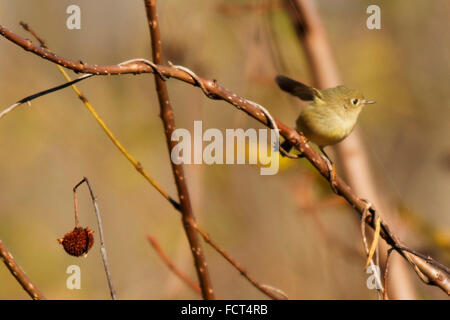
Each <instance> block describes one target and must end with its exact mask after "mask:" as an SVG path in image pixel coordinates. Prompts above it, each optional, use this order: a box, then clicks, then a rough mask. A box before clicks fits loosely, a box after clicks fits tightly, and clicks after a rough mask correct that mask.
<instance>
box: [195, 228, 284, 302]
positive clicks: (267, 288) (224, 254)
mask: <svg viewBox="0 0 450 320" xmlns="http://www.w3.org/2000/svg"><path fill="white" fill-rule="evenodd" d="M195 229H196V230H197V231H198V232H199V233H200V235H201V236H202V237H203V239H204V240H205V242H207V243H208V244H209V245H210V246H211V247H213V248H214V249H215V250H216V251H217V252H218V253H220V254H221V255H222V257H224V258H225V259H226V260H227V261H228V262H229V263H231V265H233V266H234V267H235V268H236V269H237V270H238V271H239V272H240V273H241V274H242V276H243V277H244V278H246V279H247V280H248V281H249V282H250V283H251V284H252V285H253V286H254V287H255V288H256V289H258V290H259V291H261V292H262V293H264V294H265V295H267V296H268V297H270V298H272V299H274V300H279V299H280V296H281V297H283V299H287V295H286V294H285V293H284V292H283V291H281V290H280V289H276V288H274V287H272V286H268V285H264V284H260V283H259V282H258V281H256V280H255V279H253V277H251V276H250V275H249V274H248V272H247V271H246V270H245V269H244V268H243V267H242V266H241V265H240V264H239V263H238V262H236V261H235V260H234V259H233V258H232V257H231V256H230V255H229V254H228V253H227V252H226V251H225V250H223V249H222V248H221V247H219V246H218V245H217V244H216V243H215V242H214V240H212V239H211V238H210V236H209V235H208V233H206V232H205V231H204V230H203V229H202V228H201V227H199V226H198V225H196V226H195ZM273 292H276V293H277V294H278V295H277V294H274V293H273Z"/></svg>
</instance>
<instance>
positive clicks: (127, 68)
mask: <svg viewBox="0 0 450 320" xmlns="http://www.w3.org/2000/svg"><path fill="white" fill-rule="evenodd" d="M0 34H1V35H3V36H4V37H5V38H7V39H8V40H10V41H12V42H14V43H15V44H17V45H19V46H20V47H22V48H24V49H25V50H27V51H30V52H32V53H34V54H36V55H38V56H40V57H42V58H44V59H47V60H49V61H52V62H54V63H56V64H59V65H61V66H63V67H66V68H68V69H71V70H73V71H75V72H83V73H94V74H96V75H112V74H129V73H133V74H138V73H155V72H157V74H160V75H162V76H164V77H166V78H175V79H178V80H181V81H184V82H186V83H189V84H192V85H194V86H199V85H198V84H197V82H201V83H202V85H203V88H204V89H205V90H206V91H207V93H208V96H209V97H210V98H213V99H220V100H223V101H226V102H228V103H230V104H232V105H233V106H235V107H236V108H237V109H239V110H241V111H243V112H245V113H247V114H248V115H249V116H251V117H253V118H254V119H256V120H258V121H259V122H261V123H263V124H265V125H266V126H269V124H270V123H269V120H268V118H267V117H266V116H265V114H264V113H262V112H261V111H260V110H259V108H257V107H255V106H254V105H253V104H252V103H251V102H249V101H248V100H246V99H245V98H242V97H240V96H238V95H237V94H235V93H233V92H232V91H230V90H228V89H226V88H224V87H222V86H220V85H219V84H218V83H217V82H216V81H214V80H207V79H203V78H201V77H197V79H193V77H192V76H191V75H189V74H188V73H186V72H184V71H183V70H180V69H177V68H174V67H171V66H165V65H161V64H156V65H154V66H150V65H149V64H146V63H144V62H142V61H141V60H140V59H139V60H131V61H130V62H129V63H124V64H121V65H111V66H99V65H89V64H85V63H80V62H74V61H71V60H69V59H65V58H62V57H59V56H56V55H54V54H52V53H51V52H49V51H47V50H45V49H44V48H40V47H36V46H35V45H34V44H33V43H32V42H31V41H29V40H26V39H23V38H21V37H20V36H18V35H15V34H14V33H12V32H10V31H9V30H7V29H6V28H5V27H3V26H2V25H0ZM155 69H156V70H157V71H155ZM275 121H276V124H277V127H278V128H279V130H280V134H281V135H282V136H283V137H284V138H285V139H287V140H289V141H290V142H291V143H292V144H293V146H294V147H295V148H296V149H297V150H298V151H300V152H301V153H302V154H303V155H304V157H305V158H306V159H307V160H308V161H309V162H310V163H311V164H312V165H313V166H314V167H315V168H316V169H317V170H318V172H319V173H320V174H321V175H322V176H323V177H324V178H325V179H327V180H328V181H330V176H329V173H330V171H329V170H328V166H327V164H326V162H325V160H324V159H323V158H322V157H321V156H320V155H319V154H318V153H317V152H315V151H314V150H313V149H312V148H311V147H310V146H309V145H308V143H307V141H306V138H305V137H304V136H303V135H301V134H300V133H298V132H297V131H296V130H294V129H292V128H289V127H288V126H286V125H285V124H284V123H282V122H280V121H278V120H275ZM335 186H336V190H337V191H338V194H339V195H340V196H341V197H343V198H344V199H345V200H346V201H347V202H348V203H349V204H350V205H351V206H352V207H353V208H354V209H355V211H356V212H357V213H358V214H359V216H360V217H361V216H362V214H363V213H364V212H365V211H366V210H367V202H366V201H364V200H363V199H361V198H359V197H358V196H357V195H356V194H355V193H354V192H353V191H352V189H351V188H350V187H349V186H348V185H347V184H346V183H345V182H344V181H343V180H342V178H341V177H339V176H336V178H335ZM368 211H369V213H370V214H369V215H368V216H367V219H365V222H366V223H367V224H368V225H369V226H370V227H372V228H373V229H374V228H375V219H374V214H375V210H374V209H373V208H369V210H368ZM380 236H381V237H382V238H383V239H384V240H385V241H386V242H387V243H388V244H389V245H390V246H391V247H392V248H394V249H395V250H396V251H397V252H399V253H400V255H401V256H402V257H403V258H405V259H406V260H407V261H408V262H410V264H412V265H413V267H414V269H415V270H416V272H417V271H418V270H420V268H425V267H427V269H432V270H434V271H436V272H435V273H433V274H438V275H439V277H440V278H442V279H443V280H440V281H430V282H428V283H429V284H433V285H436V286H438V287H440V288H441V289H443V290H444V291H445V292H446V293H448V292H450V281H449V275H448V274H447V273H446V272H445V271H443V270H442V269H441V268H440V267H439V266H438V265H436V264H435V263H434V262H433V261H428V262H427V261H424V260H423V259H422V258H420V257H417V256H414V255H412V254H410V253H408V252H405V251H404V250H402V248H404V247H405V246H404V245H402V244H401V243H400V241H399V240H398V239H397V238H396V237H395V236H394V235H393V234H392V232H391V231H390V228H389V227H388V225H387V224H386V223H384V221H381V232H380ZM414 257H415V258H414ZM420 259H421V260H422V262H425V264H422V263H419V265H420V266H418V265H417V264H416V263H415V261H416V260H419V261H420ZM424 271H425V270H424ZM428 274H431V273H429V272H428ZM418 275H419V276H421V275H422V276H424V274H419V273H418ZM435 280H438V279H435Z"/></svg>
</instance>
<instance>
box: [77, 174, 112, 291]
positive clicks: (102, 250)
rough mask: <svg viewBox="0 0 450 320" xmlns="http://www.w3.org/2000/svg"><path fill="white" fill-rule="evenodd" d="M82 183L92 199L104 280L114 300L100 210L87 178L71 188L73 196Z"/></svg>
mask: <svg viewBox="0 0 450 320" xmlns="http://www.w3.org/2000/svg"><path fill="white" fill-rule="evenodd" d="M84 182H86V184H87V186H88V189H89V194H90V195H91V199H92V204H93V205H94V211H95V216H96V217H97V224H98V231H99V235H100V253H101V256H102V260H103V266H104V268H105V274H106V279H107V280H108V286H109V293H110V294H111V299H112V300H116V293H115V290H114V286H113V283H112V279H111V272H110V270H109V264H108V258H107V256H106V248H105V240H104V238H103V225H102V218H101V215H100V210H99V208H98V204H97V197H96V196H95V195H94V191H93V190H92V187H91V184H90V183H89V180H88V178H86V177H83V180H81V181H80V182H78V183H77V184H76V185H75V187H73V193H74V194H75V193H76V192H77V189H78V187H79V186H80V185H81V184H83V183H84ZM74 199H75V200H76V197H74ZM75 207H77V206H75Z"/></svg>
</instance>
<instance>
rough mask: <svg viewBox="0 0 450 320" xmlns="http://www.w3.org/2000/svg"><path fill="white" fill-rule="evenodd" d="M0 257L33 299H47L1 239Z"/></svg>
mask: <svg viewBox="0 0 450 320" xmlns="http://www.w3.org/2000/svg"><path fill="white" fill-rule="evenodd" d="M0 257H1V258H2V260H3V262H4V263H5V265H6V267H7V268H8V269H9V271H10V272H11V274H12V275H13V276H14V278H16V280H17V281H18V282H19V283H20V285H21V286H22V288H23V289H24V290H25V291H26V292H27V293H28V294H29V295H30V297H31V298H32V299H33V300H45V297H44V295H43V294H42V293H41V292H40V291H39V290H38V288H36V286H35V285H34V284H33V282H31V280H30V278H28V276H27V275H26V274H25V272H24V271H23V270H22V268H21V267H20V266H19V265H18V264H17V262H16V261H15V260H14V258H13V256H12V254H11V253H10V252H9V251H8V249H7V248H6V247H5V245H4V244H3V241H2V240H0Z"/></svg>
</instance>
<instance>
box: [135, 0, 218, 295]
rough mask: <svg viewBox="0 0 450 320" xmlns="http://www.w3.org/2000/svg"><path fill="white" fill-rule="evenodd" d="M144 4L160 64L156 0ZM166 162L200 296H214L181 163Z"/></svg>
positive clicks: (161, 89)
mask: <svg viewBox="0 0 450 320" xmlns="http://www.w3.org/2000/svg"><path fill="white" fill-rule="evenodd" d="M144 4H145V9H146V10H145V11H146V13H147V20H148V26H149V30H150V35H151V37H150V38H151V44H152V56H153V61H154V62H155V63H157V64H161V63H162V62H163V52H162V41H161V34H160V30H159V22H158V15H157V11H156V0H144ZM194 81H195V80H194ZM155 84H156V92H157V94H158V100H159V105H160V110H161V119H162V121H163V124H164V132H165V134H166V141H167V146H168V149H169V155H170V154H171V153H172V149H173V148H174V147H175V145H176V142H175V141H173V140H172V133H173V132H174V130H175V128H176V126H175V118H174V112H173V109H172V106H171V104H170V99H169V92H168V90H167V87H166V84H165V82H164V80H163V79H162V78H161V77H158V75H157V74H155ZM170 163H171V165H172V172H173V176H174V178H175V184H176V186H177V190H178V195H179V198H180V206H181V213H182V220H183V227H184V230H185V232H186V236H187V238H188V241H189V246H190V248H191V251H192V256H193V258H194V264H195V269H196V271H197V276H198V280H199V283H200V287H201V289H202V296H203V299H208V300H210V299H214V291H213V287H212V283H211V278H210V276H209V271H208V266H207V264H206V259H205V256H204V252H203V248H202V245H201V242H200V239H199V237H198V234H197V232H196V231H195V228H194V226H195V223H196V222H195V216H194V212H193V211H192V205H191V200H190V197H189V191H188V187H187V183H186V177H185V175H184V170H183V166H182V165H181V164H175V163H174V162H173V161H170Z"/></svg>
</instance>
